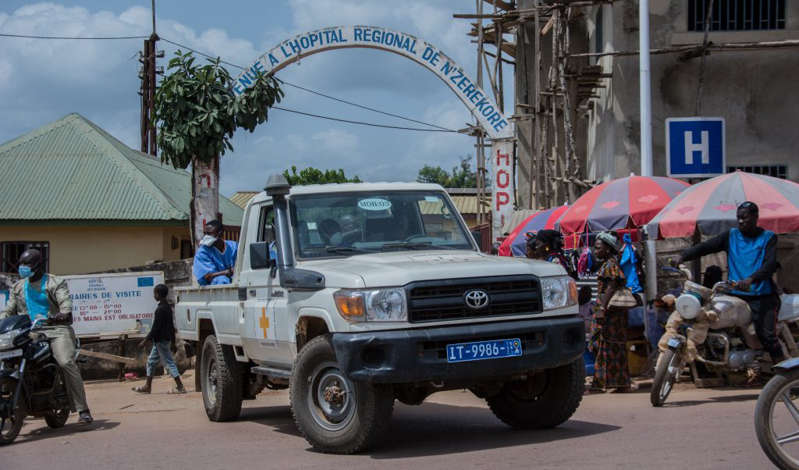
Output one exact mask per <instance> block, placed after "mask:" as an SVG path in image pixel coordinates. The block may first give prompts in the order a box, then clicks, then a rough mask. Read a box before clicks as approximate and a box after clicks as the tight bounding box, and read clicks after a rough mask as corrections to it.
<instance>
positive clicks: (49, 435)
mask: <svg viewBox="0 0 799 470" xmlns="http://www.w3.org/2000/svg"><path fill="white" fill-rule="evenodd" d="M36 424H41V426H40V427H37V428H34V429H32V430H30V431H27V432H25V431H24V430H23V432H22V433H20V435H19V437H17V440H16V442H18V443H20V444H22V443H27V442H36V441H40V440H44V439H56V438H63V437H69V436H70V435H74V434H78V433H84V432H91V431H108V430H110V429H114V428H115V427H117V426H119V422H118V421H108V420H106V419H95V420H94V422H93V423H92V424H89V425H83V424H77V423H69V424H67V425H66V426H64V427H63V428H60V429H52V428H50V427H48V426H47V424H45V422H44V420H40V421H39V420H37V421H35V425H36Z"/></svg>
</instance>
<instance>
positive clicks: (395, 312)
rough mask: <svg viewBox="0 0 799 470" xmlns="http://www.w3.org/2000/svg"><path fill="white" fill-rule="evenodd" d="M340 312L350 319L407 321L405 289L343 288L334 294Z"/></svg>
mask: <svg viewBox="0 0 799 470" xmlns="http://www.w3.org/2000/svg"><path fill="white" fill-rule="evenodd" d="M333 299H334V300H335V301H336V308H337V309H338V313H339V314H340V315H341V316H342V317H344V319H346V320H349V321H406V320H408V302H407V300H406V298H405V289H402V288H386V289H364V290H348V289H342V290H340V291H338V292H335V293H334V294H333Z"/></svg>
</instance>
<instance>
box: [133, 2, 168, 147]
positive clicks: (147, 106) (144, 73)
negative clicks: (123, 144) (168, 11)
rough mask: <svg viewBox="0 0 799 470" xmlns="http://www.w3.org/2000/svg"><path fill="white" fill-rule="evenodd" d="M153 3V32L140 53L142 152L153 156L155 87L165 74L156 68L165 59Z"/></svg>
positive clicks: (161, 68) (153, 3)
mask: <svg viewBox="0 0 799 470" xmlns="http://www.w3.org/2000/svg"><path fill="white" fill-rule="evenodd" d="M151 1H152V15H153V32H152V34H150V37H149V38H148V39H145V40H144V48H143V50H142V52H140V53H139V62H141V64H142V66H141V67H140V68H139V78H140V79H141V88H140V90H139V95H141V117H140V124H139V125H140V130H141V151H142V153H149V154H150V155H152V156H154V157H155V156H157V155H158V147H157V145H156V141H155V123H154V122H153V116H154V114H155V113H154V110H155V86H156V76H157V75H162V74H163V73H164V70H163V67H157V66H156V58H157V57H164V51H157V50H156V43H157V42H158V39H159V38H158V34H156V32H155V0H151Z"/></svg>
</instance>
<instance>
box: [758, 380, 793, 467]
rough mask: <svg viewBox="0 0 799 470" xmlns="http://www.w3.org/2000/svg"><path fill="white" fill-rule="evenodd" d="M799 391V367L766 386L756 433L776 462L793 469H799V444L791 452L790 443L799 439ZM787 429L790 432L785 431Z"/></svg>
mask: <svg viewBox="0 0 799 470" xmlns="http://www.w3.org/2000/svg"><path fill="white" fill-rule="evenodd" d="M797 391H799V370H792V371H788V372H785V373H780V374H777V375H775V376H774V377H772V378H771V380H769V381H768V383H767V384H766V386H765V387H763V391H762V392H760V396H759V397H758V399H757V405H755V434H756V435H757V440H758V442H759V443H760V447H761V448H762V449H763V452H765V454H766V456H767V457H768V458H769V459H770V460H771V461H772V462H773V463H774V465H776V466H777V467H779V468H784V469H792V470H799V444H793V445H794V447H793V448H792V449H791V450H792V451H793V452H789V450H788V449H786V447H787V446H788V445H789V444H791V443H796V442H799V431H797V429H799V408H797V406H798V405H799V395H798V394H797ZM779 402H782V404H783V405H784V407H785V408H784V409H782V406H779V405H778V403H779ZM778 410H779V411H778ZM786 423H789V424H786ZM785 430H789V432H787V433H785ZM783 434H784V435H783ZM791 453H793V454H794V456H792V455H791Z"/></svg>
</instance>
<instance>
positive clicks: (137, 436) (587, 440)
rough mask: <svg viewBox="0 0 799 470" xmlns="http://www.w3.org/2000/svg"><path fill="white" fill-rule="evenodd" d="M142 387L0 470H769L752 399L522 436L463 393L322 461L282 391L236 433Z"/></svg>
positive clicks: (182, 401)
mask: <svg viewBox="0 0 799 470" xmlns="http://www.w3.org/2000/svg"><path fill="white" fill-rule="evenodd" d="M185 381H186V383H193V380H192V378H191V377H187V378H186V380H185ZM140 383H141V382H134V383H116V382H105V383H93V384H89V385H88V386H87V393H88V398H89V404H90V406H91V407H92V410H93V412H94V415H95V418H96V419H97V421H96V423H95V424H94V425H93V426H92V427H91V428H88V429H87V428H81V427H79V426H78V425H76V424H74V423H75V421H76V418H75V417H74V416H73V417H71V418H70V423H69V424H68V425H67V426H66V427H65V428H64V429H62V430H57V431H56V430H50V429H48V428H47V427H46V425H45V424H44V421H42V420H32V421H30V422H28V423H27V424H26V425H25V427H24V428H23V430H22V435H21V436H20V437H19V439H18V441H17V442H16V443H15V444H14V445H12V446H9V447H5V448H2V449H0V470H17V469H41V468H58V469H59V470H73V469H74V470H78V469H79V470H101V469H113V470H126V469H148V470H149V469H184V468H185V469H191V470H201V469H236V468H241V469H254V468H280V469H284V468H321V469H325V470H329V469H331V468H341V469H346V470H352V469H359V468H373V467H377V466H378V465H379V466H380V467H381V468H386V467H391V468H416V469H421V468H441V469H458V470H462V469H467V468H490V469H499V468H512V469H519V470H521V469H528V468H537V469H540V468H566V469H578V468H580V469H591V470H595V469H604V468H625V469H626V468H631V469H632V468H636V469H638V468H647V469H650V468H651V469H658V468H668V469H677V468H692V469H706V468H707V469H710V468H718V469H721V468H724V469H729V468H742V469H743V468H745V469H755V468H770V464H769V462H768V460H767V459H766V458H765V456H764V455H763V454H762V452H761V451H760V448H759V447H758V445H757V441H756V439H755V435H754V431H753V426H752V413H753V410H754V404H755V400H756V398H757V393H758V390H755V389H728V390H719V389H713V390H697V389H694V388H693V387H687V386H686V387H681V388H680V389H678V390H676V391H675V392H673V394H672V396H671V397H670V398H671V404H670V405H668V406H666V407H664V408H661V409H655V408H652V407H651V406H650V404H649V395H648V393H643V392H646V391H643V392H642V393H634V394H603V395H590V396H586V397H585V400H584V401H583V404H582V405H581V406H580V409H579V410H578V411H577V414H576V415H575V416H574V419H573V420H571V421H569V422H568V423H566V424H565V425H563V426H561V427H559V428H557V429H554V430H550V431H525V432H520V431H513V430H511V429H509V428H508V427H506V426H505V425H503V424H502V423H501V422H499V421H498V420H497V419H495V418H494V416H493V415H492V414H491V412H490V411H489V410H488V409H487V408H486V407H485V405H484V403H483V402H482V401H481V400H478V399H477V398H475V397H474V396H473V395H472V394H471V393H468V392H463V391H452V392H445V393H441V394H438V395H433V396H432V397H430V399H428V401H427V402H426V403H425V404H424V405H422V406H419V407H410V406H405V405H402V404H399V403H397V405H396V408H395V412H394V418H393V421H392V427H391V431H390V435H389V436H388V439H387V440H386V442H385V443H384V444H383V445H382V446H381V447H380V448H379V449H376V450H375V451H373V452H370V453H368V454H364V455H355V456H329V455H323V454H318V453H316V452H313V451H312V450H310V449H309V447H308V444H307V443H306V441H305V440H304V439H303V438H302V437H300V436H299V435H298V433H297V430H296V428H295V426H294V423H293V421H292V419H291V412H290V411H289V408H288V406H287V402H288V396H287V393H285V392H283V391H281V392H265V393H263V394H261V395H260V396H259V398H258V399H257V400H255V401H248V402H245V406H244V410H243V411H242V416H241V419H240V420H239V421H237V422H233V423H212V422H209V421H208V420H207V419H206V417H205V413H204V411H203V408H202V397H201V396H200V394H198V393H190V394H188V395H182V396H177V395H169V394H167V393H166V392H167V390H168V389H169V387H170V385H171V381H170V380H167V379H159V380H156V382H155V384H154V385H155V386H154V389H155V390H154V392H155V393H153V395H151V396H141V395H136V394H134V393H133V392H131V391H130V388H131V386H133V385H137V384H140ZM53 465H55V467H53ZM333 465H335V467H333Z"/></svg>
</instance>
